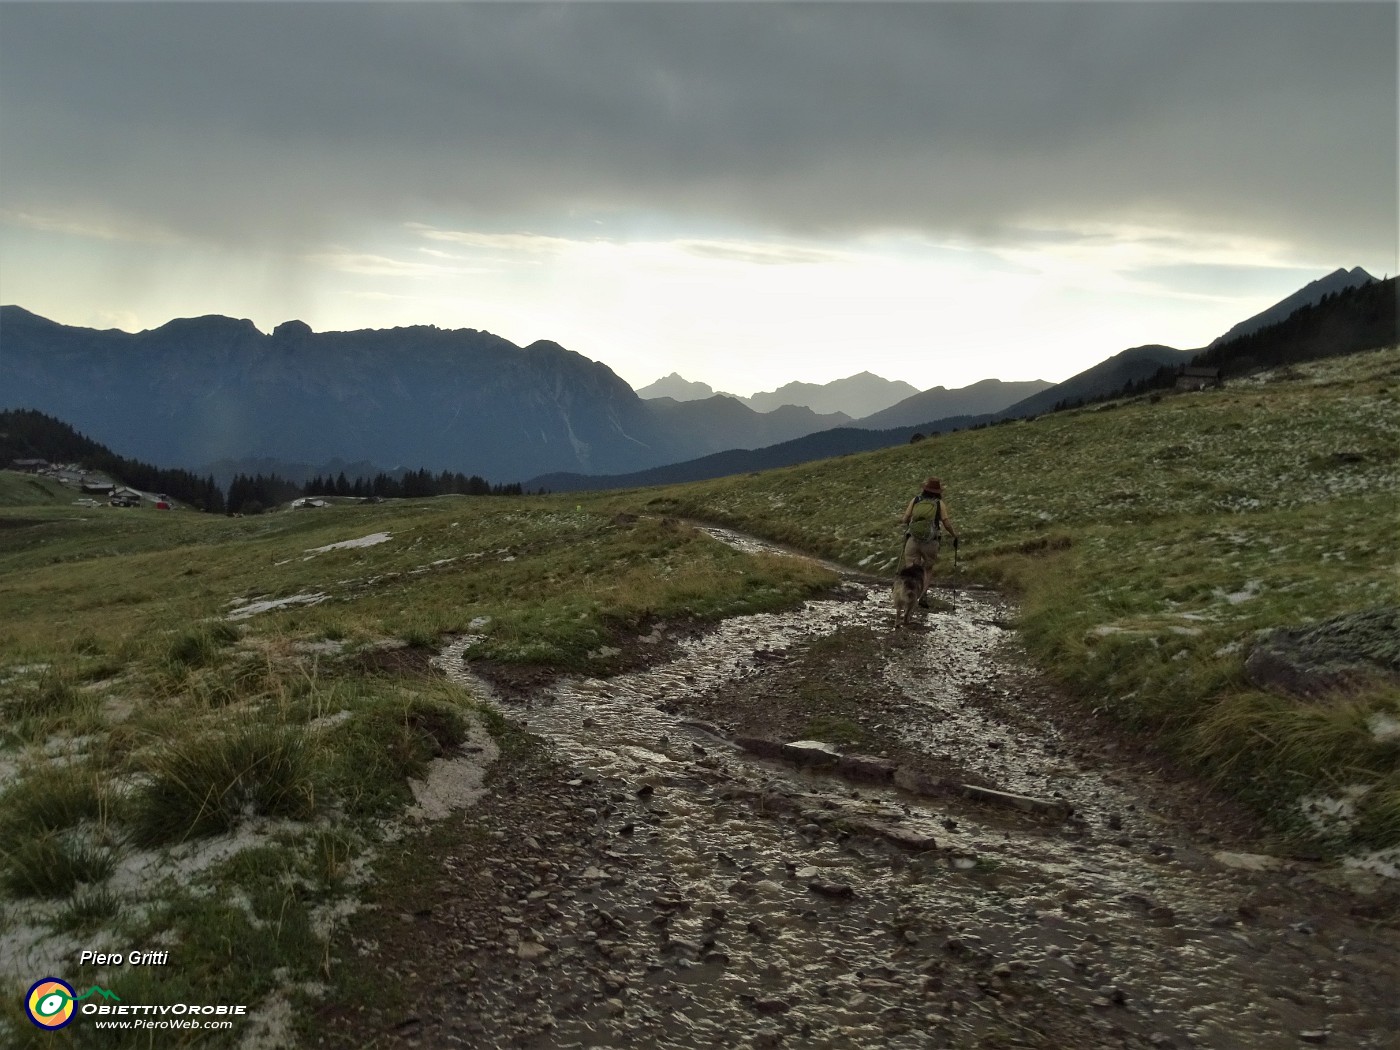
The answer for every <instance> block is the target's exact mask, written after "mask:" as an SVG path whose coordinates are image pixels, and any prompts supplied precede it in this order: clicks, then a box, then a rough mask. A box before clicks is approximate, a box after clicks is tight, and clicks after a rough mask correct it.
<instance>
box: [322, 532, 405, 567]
mask: <svg viewBox="0 0 1400 1050" xmlns="http://www.w3.org/2000/svg"><path fill="white" fill-rule="evenodd" d="M393 538H394V537H393V534H392V533H388V532H371V533H370V534H369V535H368V536H361V537H360V538H359V539H357V540H341V541H340V542H339V543H327V544H326V545H325V546H324V547H311V548H309V549H308V550H307V552H306V553H307V554H308V555H310V556H311V557H315V556H316V555H318V554H325V553H326V551H344V550H352V549H354V548H356V547H373V546H375V545H376V544H380V543H388V542H389V541H390V540H391V539H393ZM302 560H303V561H305V560H306V559H302Z"/></svg>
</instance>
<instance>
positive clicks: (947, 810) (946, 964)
mask: <svg viewBox="0 0 1400 1050" xmlns="http://www.w3.org/2000/svg"><path fill="white" fill-rule="evenodd" d="M711 531H712V534H713V535H715V536H716V538H717V539H720V540H722V541H724V542H729V543H734V544H745V543H747V544H752V543H753V542H754V541H751V540H747V539H745V538H743V537H739V536H736V535H734V534H731V533H726V532H724V531H723V530H711ZM944 599H945V600H944V601H943V602H942V603H941V604H942V606H943V607H942V608H939V609H935V610H933V611H931V612H929V613H927V614H926V615H925V616H924V617H923V618H922V620H921V621H920V622H919V623H918V624H917V625H916V626H915V627H914V628H912V629H910V630H906V631H900V632H896V631H894V630H892V624H893V614H892V611H891V607H890V601H889V596H888V588H887V587H886V586H885V585H884V584H883V583H877V582H874V581H870V580H868V579H864V578H857V577H854V576H849V575H848V576H847V577H846V579H845V583H844V584H843V587H842V592H841V593H840V594H839V595H838V596H836V597H833V598H831V599H829V600H821V601H812V602H809V603H808V604H807V605H806V606H805V607H804V608H802V609H801V610H799V611H797V612H792V613H783V614H778V615H759V616H750V617H742V618H736V619H732V620H729V621H726V622H724V623H722V624H720V625H718V626H717V627H714V628H712V629H709V630H707V631H705V632H704V633H700V634H686V633H677V634H675V635H672V634H668V633H667V631H666V630H665V629H658V630H657V631H655V632H653V634H652V635H651V636H649V638H648V639H644V640H643V644H647V645H653V646H655V647H656V648H657V652H658V656H657V659H656V660H655V661H654V662H653V663H652V664H651V665H650V666H649V667H647V668H646V669H645V670H643V671H639V672H636V673H630V674H624V675H621V676H618V677H613V678H609V679H606V680H602V679H597V680H592V679H584V680H581V679H563V680H558V681H554V682H549V683H545V684H542V685H539V686H536V687H525V686H519V687H515V688H512V687H510V684H509V683H508V682H503V681H502V680H500V679H499V678H498V679H496V680H494V681H492V680H491V679H490V676H489V675H488V674H486V673H485V672H484V671H483V670H482V669H480V668H477V667H474V665H473V663H472V639H471V638H470V637H465V638H460V639H457V640H455V641H454V642H453V643H452V645H450V646H449V647H448V648H447V650H446V651H444V652H443V653H442V654H441V655H440V657H439V658H438V661H437V662H438V665H439V666H440V668H441V669H442V670H443V671H444V672H445V673H447V674H448V675H449V676H451V677H452V678H454V679H456V680H458V681H461V682H462V683H464V684H465V685H469V686H470V687H471V688H472V689H473V690H475V691H477V692H484V693H487V694H488V695H490V696H492V698H493V699H494V701H495V703H497V704H498V705H499V706H500V707H501V708H502V709H503V710H504V711H506V712H507V713H509V714H511V715H512V716H513V717H515V718H518V719H519V720H520V721H522V722H524V723H525V724H526V725H527V726H528V728H529V729H530V730H531V731H532V732H534V733H536V734H539V735H541V736H543V737H545V738H546V739H547V740H549V741H551V742H552V744H553V745H554V748H553V750H554V753H555V755H556V756H557V759H558V760H559V761H560V762H562V764H563V767H562V768H563V769H564V773H563V774H560V773H559V772H558V768H559V767H556V769H555V774H554V775H555V776H556V777H557V778H558V779H555V780H550V781H548V782H547V783H544V784H541V783H538V782H530V781H529V778H521V779H520V780H519V781H518V782H516V783H514V785H513V786H514V787H515V788H516V790H517V791H519V792H520V793H521V794H522V795H523V794H524V793H527V792H528V793H531V795H532V798H533V801H532V802H531V803H530V804H529V806H527V805H525V803H524V802H523V800H522V799H521V798H514V799H512V798H509V797H504V798H496V799H495V800H494V801H492V802H491V803H490V804H488V805H487V806H486V807H485V808H484V810H483V811H482V813H481V814H480V815H479V817H478V818H474V819H479V820H480V822H481V823H480V824H479V825H475V826H476V827H477V829H478V831H479V833H480V834H481V835H482V836H484V841H485V846H484V848H483V849H478V850H477V851H476V852H479V853H480V854H481V856H480V857H479V858H478V859H477V860H475V861H473V860H470V859H468V857H467V856H466V854H467V852H468V851H466V850H463V851H461V854H460V855H458V854H453V855H450V856H447V857H445V858H444V859H442V861H441V868H442V873H441V874H440V875H439V876H437V877H436V878H437V881H436V882H435V883H434V885H435V887H436V889H435V890H434V892H435V894H436V897H435V898H434V902H433V903H432V904H431V906H426V905H425V906H424V907H422V908H419V909H417V910H416V911H411V912H410V911H406V912H405V913H404V915H403V916H401V918H402V923H401V924H400V925H401V927H402V929H401V930H400V931H399V932H397V933H392V934H385V939H384V940H381V941H380V942H376V943H375V944H371V945H366V946H362V949H363V951H364V952H366V953H368V954H370V955H374V956H379V957H382V958H384V959H385V960H386V962H385V963H384V965H385V972H386V973H387V974H389V975H391V976H394V977H396V978H398V979H400V980H401V981H402V980H405V979H407V978H412V980H411V981H409V983H410V984H411V985H412V986H413V987H414V988H415V989H416V990H417V998H416V999H412V1000H411V1001H409V1002H407V1003H406V1004H405V1005H404V1007H403V1009H402V1010H401V1011H400V1012H399V1016H396V1017H393V1018H386V1019H383V1021H384V1023H383V1024H382V1025H381V1026H380V1028H379V1031H378V1032H377V1034H376V1035H375V1036H374V1038H373V1039H372V1040H371V1039H366V1040H365V1043H366V1044H370V1043H373V1045H421V1046H480V1047H496V1046H502V1047H504V1046H512V1047H514V1046H518V1047H530V1048H546V1047H558V1048H566V1047H568V1048H571V1047H580V1048H594V1047H662V1048H669V1047H674V1048H702V1047H703V1048H711V1047H777V1046H783V1047H804V1048H805V1047H831V1048H864V1047H871V1048H885V1047H889V1048H902V1047H909V1048H925V1047H975V1046H986V1047H1062V1048H1078V1047H1119V1046H1122V1047H1180V1048H1186V1047H1212V1048H1220V1050H1236V1048H1242V1047H1250V1048H1254V1047H1258V1048H1274V1047H1279V1048H1283V1047H1289V1048H1292V1047H1298V1046H1306V1045H1326V1046H1334V1047H1376V1048H1383V1047H1394V1046H1397V1045H1400V1043H1397V1035H1396V1033H1397V1032H1400V993H1397V989H1398V988H1400V950H1397V948H1398V946H1400V937H1397V934H1396V930H1395V926H1394V917H1393V915H1390V914H1389V913H1388V911H1387V908H1386V906H1385V905H1384V904H1383V903H1380V902H1381V901H1384V900H1393V897H1387V896H1386V895H1385V893H1382V895H1381V896H1380V897H1376V896H1369V897H1368V896H1365V895H1363V896H1360V897H1358V896H1356V895H1354V894H1353V893H1352V892H1350V891H1345V892H1344V891H1343V890H1342V889H1339V888H1335V887H1334V886H1332V885H1331V884H1330V883H1329V882H1328V881H1327V878H1326V877H1325V871H1324V869H1322V868H1321V866H1320V865H1315V864H1309V863H1308V862H1305V861H1299V860H1296V859H1288V858H1279V857H1269V856H1264V855H1261V854H1259V853H1257V852H1254V849H1253V848H1251V847H1250V846H1249V844H1248V840H1247V839H1244V838H1240V837H1239V836H1240V835H1241V834H1242V833H1241V832H1240V831H1239V828H1238V826H1237V825H1234V824H1232V823H1231V822H1230V821H1229V819H1228V815H1225V814H1217V813H1215V812H1214V811H1213V810H1212V809H1211V807H1210V804H1209V803H1208V801H1207V800H1205V799H1204V798H1203V797H1202V796H1201V795H1200V794H1199V792H1198V791H1196V789H1192V788H1189V787H1186V786H1183V785H1182V784H1181V783H1180V782H1177V783H1172V782H1171V779H1170V778H1166V779H1165V780H1164V778H1163V777H1161V776H1159V775H1157V772H1156V771H1154V770H1153V769H1151V768H1149V767H1147V766H1145V765H1144V764H1143V763H1142V762H1141V761H1140V760H1138V759H1134V758H1132V757H1130V756H1129V755H1127V754H1124V753H1121V751H1120V749H1119V748H1118V747H1116V746H1115V744H1114V743H1112V742H1111V741H1110V740H1109V739H1107V738H1104V739H1095V740H1092V741H1085V740H1083V739H1080V734H1077V733H1075V734H1072V733H1071V732H1070V731H1068V730H1064V729H1057V728H1056V720H1057V718H1056V712H1057V711H1058V710H1060V708H1059V707H1058V705H1057V703H1056V698H1055V695H1054V692H1053V690H1052V689H1051V688H1050V687H1049V686H1047V685H1046V684H1044V683H1043V682H1042V681H1040V680H1039V679H1038V678H1037V677H1036V676H1035V674H1034V673H1033V672H1032V671H1031V670H1030V669H1029V668H1028V667H1027V666H1026V665H1025V662H1024V659H1023V658H1022V657H1021V656H1020V655H1019V654H1018V651H1017V648H1016V645H1015V639H1014V636H1013V634H1012V633H1011V632H1010V631H1009V630H1007V629H1006V623H1007V619H1008V617H1009V616H1010V609H1009V608H1008V607H1007V605H1006V603H1005V602H1004V600H1003V599H1002V598H1000V597H999V596H997V595H995V594H993V593H991V592H987V591H980V590H969V589H965V590H960V591H957V592H948V593H946V594H945V595H944ZM822 731H824V732H825V733H826V734H827V735H828V738H823V737H822V736H820V735H818V734H819V733H820V732H822ZM802 737H806V738H807V739H808V740H809V741H814V742H809V743H807V744H804V745H801V746H799V747H797V748H792V747H789V748H787V749H783V748H782V746H781V745H782V744H783V743H790V742H792V741H794V740H798V739H800V738H802ZM829 737H835V738H837V739H835V740H833V739H830V738H829ZM736 742H737V743H736ZM816 744H823V745H826V746H825V747H818V746H816ZM837 754H839V755H840V756H841V757H839V758H838V757H835V756H836V755H837ZM860 754H863V755H864V756H865V757H858V756H859V755H860ZM511 786H512V785H510V784H508V785H506V791H507V792H508V791H509V788H510V787H511ZM978 787H982V788H988V789H995V790H996V791H999V792H1002V793H1010V794H1014V795H1016V796H1021V797H1022V799H1029V800H1033V801H1021V800H1018V799H1015V798H1002V797H1000V796H998V795H995V794H987V793H979V792H977V791H976V790H975V789H976V788H978ZM498 794H500V792H498ZM1036 803H1039V804H1036ZM531 807H533V808H531ZM1022 807H1025V808H1022ZM493 820H494V821H495V823H493ZM503 820H505V821H516V822H518V823H517V825H516V826H502V823H501V822H502V821H503ZM342 1020H345V1019H344V1018H342ZM365 1020H366V1019H364V1018H362V1019H361V1021H362V1022H363V1021H365ZM362 1034H363V1033H362Z"/></svg>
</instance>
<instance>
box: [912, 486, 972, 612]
mask: <svg viewBox="0 0 1400 1050" xmlns="http://www.w3.org/2000/svg"><path fill="white" fill-rule="evenodd" d="M900 523H901V524H903V526H904V557H903V559H902V560H901V562H900V565H901V567H902V566H905V565H912V564H914V563H915V562H916V561H920V562H922V563H923V565H924V567H925V569H926V572H925V579H931V578H932V574H933V563H934V562H935V561H937V560H938V548H939V547H940V546H941V545H942V543H943V530H944V529H947V530H948V535H950V536H952V537H953V549H954V550H957V549H958V530H957V529H955V528H953V522H952V521H951V520H950V519H949V517H948V505H947V504H946V503H944V502H943V482H942V481H940V480H939V479H938V478H926V479H925V480H924V484H923V488H922V489H921V490H920V491H919V494H918V495H917V496H915V497H914V498H913V499H911V500H910V501H909V505H908V506H907V507H905V508H904V516H903V517H902V518H900ZM927 594H928V587H927V586H925V588H924V593H923V594H921V595H919V605H920V606H921V607H922V608H924V609H927V608H928V598H927V597H926V595H927Z"/></svg>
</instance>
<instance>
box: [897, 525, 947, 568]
mask: <svg viewBox="0 0 1400 1050" xmlns="http://www.w3.org/2000/svg"><path fill="white" fill-rule="evenodd" d="M942 545H943V538H942V536H941V535H939V534H938V533H934V534H933V536H932V537H930V538H929V539H926V540H921V539H919V538H918V537H917V536H910V537H909V538H908V539H906V540H905V541H904V565H913V564H914V562H916V561H918V560H919V558H920V556H922V558H923V563H924V564H925V565H932V564H933V563H934V562H935V561H937V560H938V549H939V547H941V546H942Z"/></svg>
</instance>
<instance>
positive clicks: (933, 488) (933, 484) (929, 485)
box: [924, 478, 943, 496]
mask: <svg viewBox="0 0 1400 1050" xmlns="http://www.w3.org/2000/svg"><path fill="white" fill-rule="evenodd" d="M924 491H925V492H927V493H929V494H930V495H933V496H941V495H943V482H941V481H939V480H938V479H937V478H925V479H924Z"/></svg>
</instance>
